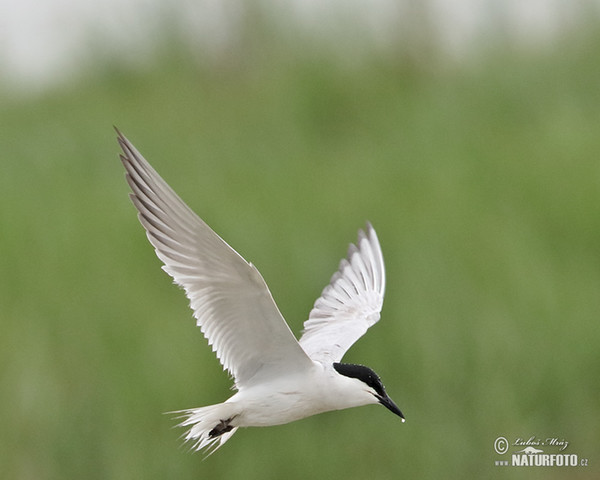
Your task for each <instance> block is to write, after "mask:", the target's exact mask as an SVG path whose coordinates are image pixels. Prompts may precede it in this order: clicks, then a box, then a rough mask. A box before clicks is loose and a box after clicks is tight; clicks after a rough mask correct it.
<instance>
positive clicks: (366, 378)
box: [333, 363, 404, 422]
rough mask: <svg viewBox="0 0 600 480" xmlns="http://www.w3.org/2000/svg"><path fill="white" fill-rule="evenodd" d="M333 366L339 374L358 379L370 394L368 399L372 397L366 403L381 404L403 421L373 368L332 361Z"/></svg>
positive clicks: (402, 416) (400, 413)
mask: <svg viewBox="0 0 600 480" xmlns="http://www.w3.org/2000/svg"><path fill="white" fill-rule="evenodd" d="M333 368H334V369H335V371H336V372H337V373H339V374H340V375H343V376H345V377H348V378H354V379H356V380H358V381H359V382H360V387H361V388H362V389H363V390H364V391H365V392H366V393H367V394H368V395H370V397H369V399H370V400H371V399H372V401H370V402H368V403H379V404H381V405H383V406H384V407H385V408H387V409H388V410H389V411H390V412H392V413H395V414H396V415H398V416H399V417H400V418H401V419H402V421H403V422H404V415H402V412H401V411H400V409H399V408H398V406H397V405H396V404H395V403H394V402H393V401H392V399H391V398H390V397H388V394H387V393H386V392H385V388H384V386H383V383H381V379H380V378H379V376H378V375H377V374H376V373H375V372H374V371H373V370H371V369H370V368H369V367H365V366H364V365H354V364H351V363H334V364H333Z"/></svg>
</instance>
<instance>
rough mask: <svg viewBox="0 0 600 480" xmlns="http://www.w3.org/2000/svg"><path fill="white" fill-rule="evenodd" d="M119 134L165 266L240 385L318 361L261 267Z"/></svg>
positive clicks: (136, 196) (142, 214)
mask: <svg viewBox="0 0 600 480" xmlns="http://www.w3.org/2000/svg"><path fill="white" fill-rule="evenodd" d="M117 133H118V134H119V136H118V141H119V144H120V145H121V148H122V149H123V155H121V161H122V162H123V165H124V166H125V169H126V171H127V174H126V178H127V182H128V183H129V186H130V187H131V190H132V192H133V193H131V194H130V197H131V200H132V201H133V204H134V205H135V207H136V208H137V210H138V218H139V220H140V222H141V223H142V225H143V226H144V228H145V229H146V234H147V236H148V239H149V240H150V243H151V244H152V245H153V246H154V249H155V251H156V255H157V256H158V258H160V259H161V260H162V261H163V263H164V266H163V269H164V270H165V271H166V272H167V273H168V274H169V275H170V276H171V277H173V279H174V280H175V283H177V284H178V285H179V286H181V287H183V289H184V290H185V293H186V295H187V297H188V298H189V299H190V305H191V308H192V309H193V311H194V317H195V318H196V320H197V324H198V326H199V327H200V328H201V329H202V332H203V333H204V335H205V337H206V338H207V339H208V342H209V344H210V345H212V348H213V351H215V352H216V354H217V357H218V358H219V360H220V361H221V363H222V365H223V367H224V368H225V369H227V370H228V371H229V372H230V373H231V374H232V375H233V377H234V378H235V383H236V386H237V387H238V388H239V387H241V386H243V385H244V384H245V383H246V382H248V381H249V380H250V379H251V378H253V377H255V378H256V376H257V375H262V374H267V375H273V376H275V375H279V374H285V373H286V372H289V371H290V370H296V369H303V368H309V367H310V366H312V365H313V363H312V361H311V360H310V359H309V358H308V356H307V355H306V353H305V352H304V351H303V350H302V348H301V347H300V345H299V344H298V341H297V340H296V338H295V337H294V335H293V333H292V332H291V330H290V329H289V327H288V325H287V324H286V322H285V320H284V319H283V317H282V316H281V313H280V312H279V309H278V308H277V305H276V304H275V301H274V300H273V297H272V296H271V293H270V292H269V289H268V287H267V285H266V283H265V281H264V280H263V278H262V276H261V275H260V273H259V272H258V270H257V269H256V268H255V267H254V266H253V265H252V264H251V263H248V262H246V260H244V259H243V258H242V256H241V255H239V254H238V253H237V252H236V251H235V250H234V249H233V248H231V247H230V246H229V245H228V244H227V243H225V241H223V240H222V239H221V238H220V237H219V236H218V235H217V234H216V233H215V232H214V231H213V230H211V228H210V227H209V226H208V225H207V224H206V223H204V222H203V221H202V220H201V219H200V218H199V217H198V216H197V215H196V214H195V213H194V212H193V211H192V210H191V209H190V208H189V207H188V206H187V205H186V204H185V203H184V202H183V201H182V200H181V199H180V198H179V197H178V196H177V194H176V193H175V192H174V191H173V190H172V189H171V188H170V187H169V186H168V185H167V183H166V182H165V181H164V180H163V179H162V178H161V177H160V176H159V175H158V173H156V171H155V170H154V169H153V168H152V167H151V166H150V164H149V163H148V162H147V161H146V160H145V159H144V158H143V157H142V155H141V154H140V153H139V152H138V151H137V150H136V148H135V147H134V146H133V145H132V144H131V143H130V142H129V141H128V140H127V139H126V138H125V137H124V136H123V135H122V134H121V133H120V132H118V131H117Z"/></svg>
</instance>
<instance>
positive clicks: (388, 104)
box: [0, 36, 600, 480]
mask: <svg viewBox="0 0 600 480" xmlns="http://www.w3.org/2000/svg"><path fill="white" fill-rule="evenodd" d="M276 43H277V42H269V41H268V40H267V39H264V38H263V39H262V40H261V39H258V40H256V42H255V43H254V44H253V45H252V47H251V48H250V47H248V48H246V49H243V50H242V51H241V52H239V54H238V56H236V57H234V58H233V59H232V60H231V61H230V62H226V63H223V64H218V65H217V64H211V66H210V67H206V66H203V65H205V64H203V63H202V62H195V61H191V60H190V58H191V56H192V54H191V53H190V52H189V51H186V50H185V49H181V48H178V47H174V46H173V45H171V46H168V47H167V48H166V49H165V50H164V51H163V52H162V53H160V52H159V53H158V54H157V58H158V60H157V62H156V63H152V64H148V65H146V66H145V67H143V68H141V69H133V68H132V69H130V68H127V67H124V66H122V65H120V66H119V65H117V64H114V63H113V64H111V63H110V62H107V63H106V65H100V66H98V67H97V70H96V71H93V72H90V74H89V75H88V76H87V77H86V78H85V79H84V80H82V81H79V82H72V83H70V84H68V85H67V86H65V87H64V88H63V89H55V90H53V91H52V92H49V93H46V94H43V95H41V96H37V97H35V98H31V99H20V100H17V101H14V100H10V95H9V94H8V93H7V92H6V91H5V92H4V93H3V94H2V95H1V100H0V101H1V102H2V103H1V106H2V115H1V117H0V140H1V141H0V157H1V159H2V174H1V175H0V198H1V202H0V230H1V231H0V251H1V252H2V254H1V255H0V271H1V272H2V274H1V275H0V304H1V309H0V322H1V335H0V374H1V382H2V388H1V389H0V402H1V405H2V408H1V409H0V425H2V428H1V430H2V433H1V434H0V465H1V469H2V476H3V477H4V478H15V479H65V478H86V479H95V478H98V479H106V478H144V479H152V478H224V477H227V478H245V479H253V478H257V479H258V478H260V479H281V478H287V479H294V478H301V479H305V478H332V479H338V478H339V479H345V480H350V479H364V478H377V479H397V478H476V477H497V478H594V477H598V475H599V474H600V469H599V466H598V465H599V464H600V456H599V455H600V438H599V435H598V432H600V404H599V398H600V381H599V378H600V355H599V353H598V348H599V345H600V327H599V324H598V317H599V312H600V162H599V157H598V151H600V135H599V134H598V132H599V131H600V114H599V112H600V95H599V89H598V88H599V87H598V86H599V85H600V60H599V59H600V41H599V40H598V38H597V37H593V36H592V37H587V38H582V39H572V40H571V41H569V42H566V43H564V44H562V45H560V46H557V48H556V49H554V51H553V52H552V53H546V54H544V55H540V54H533V53H530V54H523V53H518V52H514V51H511V50H510V49H506V50H502V51H497V52H495V53H493V54H491V55H489V56H487V57H485V58H483V59H480V60H479V61H477V62H473V63H470V64H464V65H461V66H456V65H454V66H449V65H445V66H444V65H443V63H439V62H435V61H432V62H430V63H429V62H422V61H421V62H419V61H415V59H414V58H413V59H411V58H408V57H402V56H398V57H397V58H393V57H394V56H393V55H391V56H389V57H384V56H379V55H372V56H371V57H370V58H369V59H368V60H365V59H363V61H361V62H357V63H348V64H344V63H343V62H341V63H340V62H335V61H332V59H331V58H329V57H328V55H327V53H323V52H320V53H319V52H316V51H312V50H310V49H307V50H302V48H296V49H291V48H290V45H283V46H277V45H275V46H274V44H276ZM307 48H308V47H307ZM113 124H114V125H117V126H118V127H119V128H120V129H121V130H122V131H123V132H124V133H125V134H126V135H127V136H128V137H129V138H130V139H131V140H132V141H133V142H134V143H135V144H136V146H137V147H138V148H139V149H140V150H141V151H142V153H143V154H144V155H145V156H146V158H147V159H148V160H149V161H150V162H151V163H152V164H153V165H154V166H155V168H157V170H158V171H159V172H160V173H161V174H162V175H163V177H164V178H165V179H166V180H167V181H168V182H169V183H170V184H171V185H172V186H173V187H174V188H175V190H176V191H178V192H179V194H180V195H181V196H182V197H183V198H184V199H185V200H186V201H187V202H188V203H189V204H190V206H191V207H192V208H193V209H194V210H195V211H196V212H197V213H198V214H199V215H200V216H202V217H203V218H204V219H205V220H206V221H207V222H208V223H209V224H210V225H211V226H212V227H213V228H214V229H215V230H216V231H217V232H218V233H219V234H221V235H222V236H223V237H224V238H225V239H226V240H227V241H228V242H229V243H230V244H231V245H232V246H234V248H236V249H237V250H238V251H239V252H240V253H241V254H242V255H243V256H245V258H247V259H248V260H250V261H252V262H253V263H255V264H256V265H257V266H258V267H259V269H260V270H261V272H262V274H263V276H264V277H265V279H266V280H267V282H268V284H269V285H270V287H271V290H272V293H273V295H274V297H275V299H276V301H277V302H278V305H279V306H280V308H281V310H282V312H283V314H284V316H285V317H286V318H287V320H288V322H289V323H290V325H291V327H292V329H293V330H294V331H295V332H297V333H299V332H300V330H301V325H302V322H303V321H304V319H305V318H306V316H307V314H308V312H309V310H310V308H311V306H312V302H313V301H314V300H315V298H316V297H317V296H318V295H319V293H320V291H321V289H322V287H324V286H325V285H326V283H327V282H328V280H329V277H330V275H331V274H332V273H333V272H334V271H335V269H336V268H337V263H338V261H339V259H340V258H341V257H342V256H343V255H344V254H345V249H346V245H347V244H348V243H349V242H350V241H353V240H354V239H355V236H356V230H357V229H358V228H359V227H361V226H362V225H363V224H364V222H365V220H370V221H371V222H372V223H373V224H374V226H375V227H376V229H377V231H378V234H379V237H380V241H381V243H382V247H383V251H384V256H385V259H386V265H387V278H388V286H387V292H386V294H387V295H386V301H385V304H384V309H383V316H382V321H381V322H380V323H379V324H378V325H377V326H375V327H374V328H373V329H372V330H371V331H370V332H369V334H368V335H366V336H365V337H364V338H363V339H361V340H360V341H359V342H358V343H357V344H356V345H355V346H354V347H353V349H352V350H351V351H350V352H349V353H348V355H347V356H346V357H345V360H347V361H350V362H360V363H364V364H367V365H369V366H371V367H372V368H374V369H375V370H376V371H377V372H378V373H379V374H380V375H381V377H382V379H383V381H384V383H385V384H386V386H387V390H388V392H389V393H390V395H391V396H392V398H393V399H394V400H395V401H396V402H397V404H398V405H399V406H400V408H401V409H402V411H403V412H404V413H405V415H406V417H407V422H406V424H401V423H400V422H399V420H398V419H397V418H395V417H393V416H391V415H390V414H389V412H387V411H386V410H384V409H382V408H377V407H364V408H360V409H354V410H348V411H342V412H332V413H327V414H323V415H319V416H316V417H313V418H309V419H306V420H303V421H300V422H296V423H293V424H289V425H284V426H278V427H272V428H269V429H247V430H242V431H239V432H238V433H237V434H236V435H235V436H234V437H233V438H232V439H231V440H230V442H229V443H228V444H227V446H226V447H224V448H223V449H222V450H221V451H219V452H218V453H217V454H215V455H213V456H212V457H210V458H209V459H208V460H206V461H202V456H201V455H197V454H190V453H188V452H187V451H186V449H185V448H179V443H180V441H179V439H178V437H179V435H180V434H181V433H182V432H181V431H179V430H177V429H173V428H172V426H173V425H174V422H173V420H172V419H171V418H170V417H169V416H168V415H162V412H166V411H172V410H177V409H182V408H188V407H195V406H202V405H206V404H211V403H217V402H220V401H223V400H224V399H225V398H227V396H228V395H229V394H230V392H229V390H228V388H229V385H230V382H229V380H228V379H227V377H226V375H224V374H223V373H222V372H221V368H220V366H219V364H218V362H217V360H216V359H215V357H214V355H213V354H212V352H211V351H210V348H208V347H207V345H206V342H205V340H204V339H203V337H202V335H201V333H200V331H199V330H198V329H197V328H195V327H194V322H193V319H192V317H191V312H190V311H189V310H188V307H187V301H186V299H185V298H184V295H183V293H182V292H181V291H179V290H178V289H177V288H176V287H174V286H173V285H171V282H170V279H169V278H168V277H167V276H166V275H165V274H164V273H162V272H161V270H160V268H159V266H160V263H159V261H158V260H157V259H156V258H155V256H154V254H153V251H152V248H151V247H150V245H149V244H148V242H147V240H146V238H145V236H144V234H143V231H142V228H141V226H140V225H139V224H138V222H137V220H136V218H135V212H134V208H133V206H132V205H131V204H130V202H129V201H128V199H127V193H128V189H127V186H126V184H125V181H124V179H123V169H122V166H121V165H120V163H119V161H118V147H117V144H116V141H115V134H114V132H113V130H112V128H111V127H112V125H113ZM499 435H504V436H506V437H507V438H509V439H511V440H512V439H515V438H517V437H523V438H529V437H530V436H533V435H535V436H538V437H540V438H546V437H547V436H556V437H558V438H560V439H566V440H568V441H569V442H570V446H569V447H568V450H567V453H576V454H578V455H579V456H580V457H587V458H589V462H590V465H591V466H589V467H587V468H572V469H560V468H552V469H547V468H538V469H522V470H517V469H510V470H509V469H502V468H500V467H495V466H494V461H495V460H497V459H499V456H498V455H496V454H495V453H494V451H493V442H494V439H495V438H496V437H498V436H499Z"/></svg>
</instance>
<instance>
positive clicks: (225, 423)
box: [208, 417, 235, 438]
mask: <svg viewBox="0 0 600 480" xmlns="http://www.w3.org/2000/svg"><path fill="white" fill-rule="evenodd" d="M234 418H235V417H231V418H228V419H227V420H221V421H220V422H219V423H217V425H216V426H215V427H214V428H213V429H212V430H211V431H210V432H208V436H209V437H210V438H215V437H218V436H220V435H223V434H224V433H227V432H230V431H231V430H233V426H232V425H230V423H231V421H232V420H233V419H234Z"/></svg>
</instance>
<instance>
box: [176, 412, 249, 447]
mask: <svg viewBox="0 0 600 480" xmlns="http://www.w3.org/2000/svg"><path fill="white" fill-rule="evenodd" d="M172 413H177V414H180V416H179V417H178V418H185V420H184V421H183V422H181V423H180V424H179V425H177V426H178V427H189V426H190V425H191V428H190V429H189V430H188V431H187V432H186V433H185V434H184V435H183V437H184V438H185V441H186V442H192V450H195V451H197V452H198V451H201V450H203V451H204V453H205V454H206V456H207V457H208V456H209V455H211V454H212V453H214V452H215V451H216V450H217V449H218V448H219V447H221V446H222V445H223V444H224V443H225V442H226V441H227V440H229V438H231V436H232V435H233V434H234V433H235V431H236V430H237V429H238V427H235V426H233V425H232V424H231V422H232V421H233V419H234V418H235V417H236V416H237V413H236V408H235V405H234V404H233V403H219V404H217V405H209V406H208V407H201V408H191V409H189V410H181V411H179V412H172Z"/></svg>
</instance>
